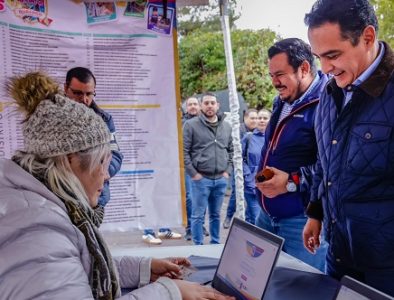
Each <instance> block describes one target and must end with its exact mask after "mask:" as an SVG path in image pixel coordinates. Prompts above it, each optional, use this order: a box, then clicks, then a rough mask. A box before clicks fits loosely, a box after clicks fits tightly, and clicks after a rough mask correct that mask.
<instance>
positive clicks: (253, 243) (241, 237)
mask: <svg viewBox="0 0 394 300" xmlns="http://www.w3.org/2000/svg"><path fill="white" fill-rule="evenodd" d="M283 243H284V239H283V238H281V237H279V236H276V235H274V234H272V233H270V232H268V231H266V230H263V229H261V228H259V227H256V226H254V225H252V224H250V223H247V222H245V221H243V220H241V219H238V218H234V219H233V222H232V224H231V227H230V231H229V233H228V236H227V240H226V243H225V245H224V248H223V252H222V255H221V257H220V261H219V264H218V267H217V269H216V272H215V275H214V277H213V280H212V287H213V288H215V289H217V290H218V291H220V292H222V293H224V294H227V295H230V296H234V297H235V298H236V299H237V300H260V299H263V296H264V293H265V291H266V289H267V285H268V281H269V279H270V277H271V274H272V271H273V269H274V266H275V264H276V261H277V260H278V257H279V254H280V252H281V249H282V246H283Z"/></svg>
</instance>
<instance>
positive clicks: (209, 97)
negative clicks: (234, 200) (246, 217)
mask: <svg viewBox="0 0 394 300" xmlns="http://www.w3.org/2000/svg"><path fill="white" fill-rule="evenodd" d="M218 110H219V103H218V101H217V99H216V96H215V95H214V94H212V93H207V94H205V95H204V96H203V97H202V101H201V114H200V116H198V117H196V118H193V119H191V120H189V121H188V122H186V123H185V125H184V127H183V145H184V156H185V168H186V172H187V174H188V175H189V176H190V177H191V178H192V216H191V229H192V237H193V242H194V243H195V244H196V245H202V244H203V239H204V236H203V223H204V212H205V210H206V208H207V207H208V210H209V231H210V234H211V241H210V243H211V244H218V243H219V242H220V234H219V233H220V210H221V207H222V203H223V199H224V193H225V190H226V186H227V180H228V177H229V174H230V172H231V169H232V156H233V145H232V139H231V127H230V124H228V123H227V122H224V116H222V115H220V114H218Z"/></svg>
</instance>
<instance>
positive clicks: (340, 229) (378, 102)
mask: <svg viewBox="0 0 394 300" xmlns="http://www.w3.org/2000/svg"><path fill="white" fill-rule="evenodd" d="M305 23H306V25H307V26H308V27H309V28H308V37H309V40H310V43H311V47H312V51H313V53H314V54H315V55H316V56H317V57H318V58H319V59H320V62H321V66H322V70H323V72H325V73H329V74H332V75H333V79H332V80H331V81H330V82H329V83H328V85H327V87H326V88H325V90H324V92H323V93H322V96H321V101H320V105H319V107H318V109H317V111H316V125H315V129H316V138H317V143H318V153H319V155H318V158H319V160H318V164H317V168H316V176H314V182H313V189H312V193H311V203H310V204H309V206H308V210H307V214H308V216H309V219H308V222H307V224H306V226H305V229H304V243H305V246H306V247H307V248H308V249H309V250H310V251H314V250H315V249H316V248H317V247H318V246H319V234H320V231H321V226H322V222H323V224H324V231H325V237H326V240H327V241H328V243H329V245H330V246H329V250H328V253H327V272H328V274H329V275H331V276H333V277H335V278H338V279H339V278H341V277H342V276H343V275H350V276H352V277H355V278H356V279H358V280H360V281H364V282H366V283H367V284H369V285H371V286H373V287H375V288H377V289H379V290H382V291H384V292H386V293H388V294H390V295H392V296H394V284H393V282H394V179H393V178H394V118H393V112H394V54H393V51H392V50H391V49H390V47H389V46H388V45H387V44H386V43H384V42H379V41H378V40H377V29H378V22H377V18H376V15H375V12H374V9H373V6H372V5H371V4H370V3H369V2H368V0H321V1H318V2H316V3H315V4H314V6H313V7H312V10H311V11H310V13H308V14H307V15H306V16H305Z"/></svg>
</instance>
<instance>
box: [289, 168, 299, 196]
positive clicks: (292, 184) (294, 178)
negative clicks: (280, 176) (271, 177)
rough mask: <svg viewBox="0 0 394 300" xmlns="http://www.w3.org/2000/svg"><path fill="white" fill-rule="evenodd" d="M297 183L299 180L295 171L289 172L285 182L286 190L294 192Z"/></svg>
mask: <svg viewBox="0 0 394 300" xmlns="http://www.w3.org/2000/svg"><path fill="white" fill-rule="evenodd" d="M299 183H300V180H299V177H298V174H297V172H295V173H291V174H290V175H289V180H288V181H287V184H286V190H287V191H288V192H289V193H294V192H296V191H297V186H298V184H299Z"/></svg>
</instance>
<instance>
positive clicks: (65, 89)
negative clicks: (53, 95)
mask: <svg viewBox="0 0 394 300" xmlns="http://www.w3.org/2000/svg"><path fill="white" fill-rule="evenodd" d="M63 89H64V94H66V95H67V90H68V85H67V83H65V84H64V85H63Z"/></svg>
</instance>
